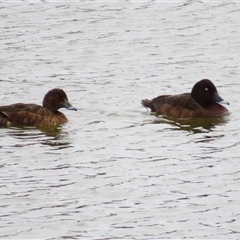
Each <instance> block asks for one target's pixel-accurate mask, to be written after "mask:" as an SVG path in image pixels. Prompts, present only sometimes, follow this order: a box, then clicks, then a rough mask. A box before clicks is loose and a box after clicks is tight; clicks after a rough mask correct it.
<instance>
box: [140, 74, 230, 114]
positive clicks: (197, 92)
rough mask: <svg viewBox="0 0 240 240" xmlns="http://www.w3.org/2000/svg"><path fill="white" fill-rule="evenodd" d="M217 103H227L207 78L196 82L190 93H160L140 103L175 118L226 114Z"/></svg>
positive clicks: (227, 112) (223, 108)
mask: <svg viewBox="0 0 240 240" xmlns="http://www.w3.org/2000/svg"><path fill="white" fill-rule="evenodd" d="M219 103H226V104H229V103H228V102H226V101H225V100H223V99H222V98H221V97H220V95H219V94H218V92H217V89H216V87H215V86H214V84H213V83H212V82H211V81H210V80H208V79H203V80H201V81H199V82H197V83H196V84H195V85H194V86H193V88H192V91H191V93H183V94H178V95H161V96H158V97H156V98H153V99H152V100H148V99H144V100H142V105H143V106H144V107H146V108H150V109H151V111H152V112H156V113H158V114H162V115H167V116H171V117H177V118H193V117H221V116H224V115H228V114H229V111H228V109H227V108H225V107H224V106H222V105H221V104H219Z"/></svg>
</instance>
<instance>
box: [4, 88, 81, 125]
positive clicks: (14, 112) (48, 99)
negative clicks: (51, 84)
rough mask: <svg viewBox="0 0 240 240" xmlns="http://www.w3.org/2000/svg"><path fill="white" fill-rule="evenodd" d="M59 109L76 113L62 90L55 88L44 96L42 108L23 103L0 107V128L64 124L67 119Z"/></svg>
mask: <svg viewBox="0 0 240 240" xmlns="http://www.w3.org/2000/svg"><path fill="white" fill-rule="evenodd" d="M59 108H67V109H68V110H75V111H77V109H76V108H74V107H73V106H72V105H71V104H70V103H69V101H68V97H67V95H66V93H65V92H64V91H63V90H62V89H59V88H55V89H52V90H50V91H49V92H48V93H47V94H46V95H45V97H44V99H43V106H40V105H37V104H25V103H15V104H12V105H8V106H0V127H11V126H35V127H53V126H57V125H59V124H63V123H66V122H67V121H68V119H67V117H66V116H65V115H64V114H63V113H61V112H60V111H58V109H59Z"/></svg>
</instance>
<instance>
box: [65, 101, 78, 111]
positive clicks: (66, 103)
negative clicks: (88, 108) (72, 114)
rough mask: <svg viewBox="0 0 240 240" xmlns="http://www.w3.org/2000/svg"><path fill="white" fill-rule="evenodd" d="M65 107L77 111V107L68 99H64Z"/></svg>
mask: <svg viewBox="0 0 240 240" xmlns="http://www.w3.org/2000/svg"><path fill="white" fill-rule="evenodd" d="M63 107H64V108H66V109H68V110H74V111H77V109H76V108H75V107H73V106H72V104H71V103H70V102H69V101H68V100H67V99H64V102H63Z"/></svg>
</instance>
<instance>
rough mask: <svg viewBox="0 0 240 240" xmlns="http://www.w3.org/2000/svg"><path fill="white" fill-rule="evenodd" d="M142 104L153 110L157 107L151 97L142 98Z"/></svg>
mask: <svg viewBox="0 0 240 240" xmlns="http://www.w3.org/2000/svg"><path fill="white" fill-rule="evenodd" d="M142 105H143V106H144V107H145V108H150V109H151V112H156V108H155V107H154V105H153V102H152V101H151V100H149V99H143V100H142Z"/></svg>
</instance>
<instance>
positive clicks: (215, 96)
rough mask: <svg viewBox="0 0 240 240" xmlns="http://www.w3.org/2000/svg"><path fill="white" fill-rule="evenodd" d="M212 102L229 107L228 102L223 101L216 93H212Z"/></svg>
mask: <svg viewBox="0 0 240 240" xmlns="http://www.w3.org/2000/svg"><path fill="white" fill-rule="evenodd" d="M213 102H217V103H220V104H227V105H229V102H227V101H225V100H224V99H223V98H222V97H221V96H220V95H219V94H218V93H216V92H215V93H214V95H213Z"/></svg>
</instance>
